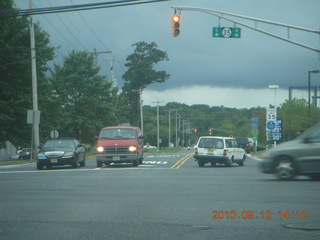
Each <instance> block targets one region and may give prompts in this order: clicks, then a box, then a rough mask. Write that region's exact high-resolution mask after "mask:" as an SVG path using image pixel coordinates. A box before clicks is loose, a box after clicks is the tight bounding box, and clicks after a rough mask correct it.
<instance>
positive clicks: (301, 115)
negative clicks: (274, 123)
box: [278, 99, 320, 140]
mask: <svg viewBox="0 0 320 240" xmlns="http://www.w3.org/2000/svg"><path fill="white" fill-rule="evenodd" d="M278 117H281V118H282V121H283V137H284V139H286V140H290V139H292V138H294V137H295V136H296V135H297V134H299V133H302V132H303V131H305V130H306V129H308V128H309V127H311V126H313V125H315V124H316V123H318V122H319V119H320V109H319V108H314V107H311V108H308V103H307V101H306V100H305V99H293V100H291V101H288V100H287V101H285V103H283V104H282V105H281V108H280V109H279V111H278Z"/></svg>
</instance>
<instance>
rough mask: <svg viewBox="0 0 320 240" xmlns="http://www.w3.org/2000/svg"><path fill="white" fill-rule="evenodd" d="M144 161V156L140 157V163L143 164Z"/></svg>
mask: <svg viewBox="0 0 320 240" xmlns="http://www.w3.org/2000/svg"><path fill="white" fill-rule="evenodd" d="M142 162H143V156H141V157H140V158H139V164H142Z"/></svg>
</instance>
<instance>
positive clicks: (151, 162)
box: [143, 161, 168, 165]
mask: <svg viewBox="0 0 320 240" xmlns="http://www.w3.org/2000/svg"><path fill="white" fill-rule="evenodd" d="M167 163H168V162H167V161H143V164H148V165H149V164H151V165H154V164H158V165H160V164H167Z"/></svg>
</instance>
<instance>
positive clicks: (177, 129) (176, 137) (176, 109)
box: [175, 109, 179, 148]
mask: <svg viewBox="0 0 320 240" xmlns="http://www.w3.org/2000/svg"><path fill="white" fill-rule="evenodd" d="M178 110H179V109H175V111H176V148H178V145H179V143H178Z"/></svg>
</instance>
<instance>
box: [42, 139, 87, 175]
mask: <svg viewBox="0 0 320 240" xmlns="http://www.w3.org/2000/svg"><path fill="white" fill-rule="evenodd" d="M85 164H86V152H85V149H84V148H83V146H82V144H80V143H79V141H78V140H77V139H75V138H55V139H50V140H48V141H47V142H46V143H45V144H44V145H43V146H42V147H41V148H40V151H39V152H38V160H37V169H38V170H41V169H43V167H44V166H46V167H48V168H50V167H52V166H61V165H71V166H72V167H73V168H76V167H78V166H79V165H80V166H85Z"/></svg>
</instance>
